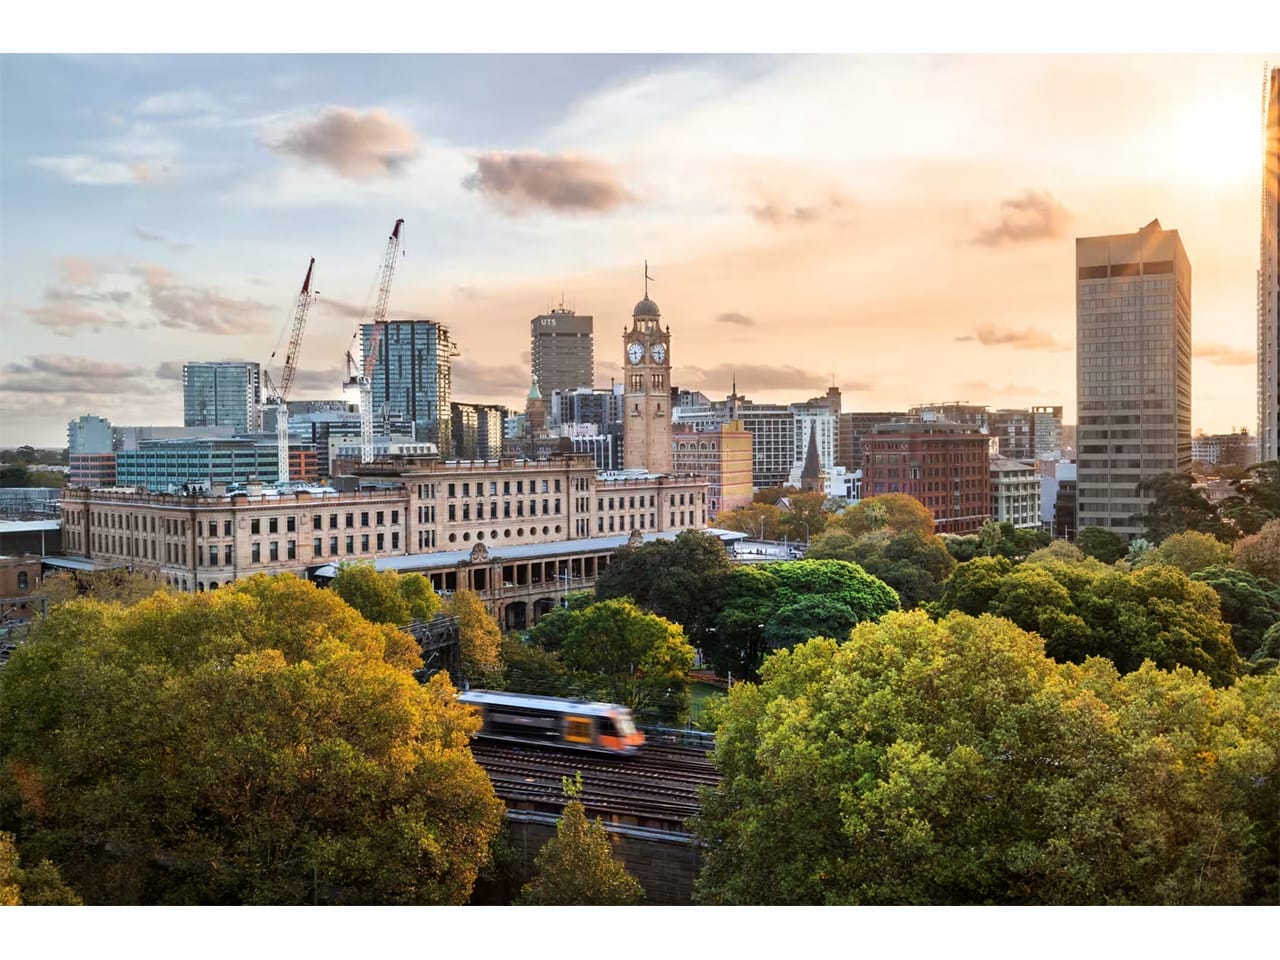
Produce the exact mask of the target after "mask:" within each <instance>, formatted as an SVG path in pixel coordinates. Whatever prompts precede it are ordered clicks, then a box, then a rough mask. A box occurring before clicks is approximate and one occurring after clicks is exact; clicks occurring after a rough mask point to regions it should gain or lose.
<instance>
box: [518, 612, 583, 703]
mask: <svg viewBox="0 0 1280 960" xmlns="http://www.w3.org/2000/svg"><path fill="white" fill-rule="evenodd" d="M547 619H548V618H546V617H544V618H543V622H544V623H545V622H546V620H547ZM499 650H500V652H501V654H502V663H503V678H502V686H503V688H504V689H506V690H516V691H519V692H520V693H541V694H545V695H547V696H552V697H563V696H572V695H573V694H574V693H575V692H576V691H575V690H574V689H573V686H572V682H571V678H570V676H569V670H568V668H567V667H565V665H564V661H562V660H561V659H560V656H559V655H558V654H556V653H552V652H550V651H547V650H544V649H543V648H542V647H540V646H538V645H537V644H536V643H523V642H521V641H520V640H519V639H517V638H516V637H503V638H502V642H501V645H500V647H499Z"/></svg>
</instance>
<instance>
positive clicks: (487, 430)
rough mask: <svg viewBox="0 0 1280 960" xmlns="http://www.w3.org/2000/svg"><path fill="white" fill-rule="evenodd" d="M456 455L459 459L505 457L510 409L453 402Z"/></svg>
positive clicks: (451, 405) (454, 449)
mask: <svg viewBox="0 0 1280 960" xmlns="http://www.w3.org/2000/svg"><path fill="white" fill-rule="evenodd" d="M449 406H450V409H451V411H452V416H453V456H454V457H455V458H456V459H458V460H496V459H497V458H498V457H500V456H501V455H502V421H503V419H504V418H505V417H506V412H507V411H506V408H505V407H500V406H495V405H493V404H489V403H456V402H455V403H451V404H450V405H449Z"/></svg>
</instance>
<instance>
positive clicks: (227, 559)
mask: <svg viewBox="0 0 1280 960" xmlns="http://www.w3.org/2000/svg"><path fill="white" fill-rule="evenodd" d="M222 565H223V566H225V567H229V566H231V544H229V543H228V544H227V545H226V546H225V547H223V548H222Z"/></svg>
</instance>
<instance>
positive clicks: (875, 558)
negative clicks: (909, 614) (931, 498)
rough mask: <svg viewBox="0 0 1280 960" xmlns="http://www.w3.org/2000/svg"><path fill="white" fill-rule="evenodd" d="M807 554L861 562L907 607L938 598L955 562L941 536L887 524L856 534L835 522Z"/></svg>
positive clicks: (826, 558)
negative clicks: (900, 531)
mask: <svg viewBox="0 0 1280 960" xmlns="http://www.w3.org/2000/svg"><path fill="white" fill-rule="evenodd" d="M805 558H806V559H809V560H847V561H850V562H852V563H857V564H859V565H860V566H861V567H862V568H863V569H864V570H866V571H867V573H869V574H871V575H872V576H873V577H876V578H877V579H879V580H883V581H884V582H885V583H887V584H888V585H889V586H890V587H892V588H893V589H894V590H895V591H896V592H897V594H898V598H899V600H900V602H901V604H902V608H903V609H904V610H908V609H911V608H913V607H916V606H919V605H920V604H921V603H924V602H925V601H927V600H936V599H937V598H938V597H939V595H940V594H941V593H942V583H943V581H945V580H946V579H947V577H948V576H949V575H950V573H951V571H952V570H953V569H955V565H956V562H955V560H954V559H952V556H951V554H950V553H949V552H948V550H947V547H946V544H945V543H944V542H943V541H942V539H941V538H940V537H937V536H935V535H933V534H925V533H921V532H920V531H919V530H915V529H909V530H906V531H904V532H902V533H897V534H895V533H893V532H892V531H891V530H890V529H889V528H888V527H882V528H880V529H879V530H875V531H872V532H871V533H864V534H862V535H860V536H854V535H853V534H851V533H849V532H848V531H847V530H845V529H844V528H843V527H840V526H833V527H832V528H831V529H829V530H828V531H826V532H825V533H823V534H822V535H821V536H818V537H816V538H814V541H813V543H812V545H811V546H810V547H809V549H808V550H807V551H806V553H805Z"/></svg>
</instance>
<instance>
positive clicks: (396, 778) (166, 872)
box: [0, 575, 502, 904]
mask: <svg viewBox="0 0 1280 960" xmlns="http://www.w3.org/2000/svg"><path fill="white" fill-rule="evenodd" d="M421 665H422V660H421V657H420V656H419V654H418V651H417V647H416V644H415V643H414V641H413V639H412V638H411V637H409V636H408V635H407V634H404V633H403V632H401V631H400V630H397V629H395V628H394V627H393V626H391V625H389V624H382V625H375V624H371V623H369V622H368V621H367V620H365V619H364V618H363V617H361V616H360V615H359V614H358V613H357V612H356V611H355V610H353V609H352V608H351V607H349V606H348V605H347V604H346V603H345V602H343V600H342V599H341V598H340V597H339V596H338V595H337V594H336V593H334V592H333V591H328V590H318V589H316V588H315V587H314V586H313V585H312V584H310V583H307V582H305V581H302V580H300V579H298V578H297V577H295V576H292V575H281V576H276V577H266V576H263V575H259V576H254V577H250V578H247V579H245V580H242V581H240V582H238V583H236V584H235V585H234V586H233V587H230V588H228V589H225V590H218V591H217V592H216V593H204V594H195V595H189V596H168V595H163V594H161V595H156V596H153V597H151V598H149V599H147V600H143V601H141V602H139V603H137V604H135V605H134V606H132V607H128V608H124V607H120V606H118V605H114V604H103V603H98V602H95V601H91V600H78V601H74V602H71V603H67V604H64V605H62V606H60V607H58V608H55V609H54V610H52V611H51V612H50V614H49V616H48V617H47V618H46V619H44V620H42V621H41V622H40V624H39V625H38V627H37V628H36V630H35V632H34V633H33V636H32V638H31V640H30V641H29V642H28V643H25V644H23V645H22V646H20V647H19V648H18V650H17V651H16V652H15V653H14V654H13V656H12V658H11V659H10V661H9V663H8V665H7V666H6V667H5V668H4V671H3V677H0V773H2V775H0V821H2V822H5V823H12V824H15V829H16V831H17V832H18V834H19V835H20V836H22V837H23V838H24V840H23V842H24V851H26V852H29V853H31V854H32V855H33V856H35V857H37V858H44V857H48V858H49V859H52V860H53V861H54V862H56V863H58V864H59V865H60V867H61V869H62V871H63V873H64V874H65V875H66V877H67V879H68V882H70V883H71V884H72V886H73V887H75V889H76V890H77V891H79V893H80V895H81V896H83V897H84V898H85V900H86V901H88V902H90V903H133V904H143V903H187V904H196V903H209V904H237V903H261V904H268V903H275V904H286V903H312V902H326V903H378V904H394V903H453V904H457V903H464V902H466V900H467V897H468V895H469V893H470V890H471V886H472V883H473V881H474V879H475V876H476V871H477V870H478V868H479V866H480V863H481V862H482V861H483V860H484V858H485V857H486V856H487V851H488V846H489V840H490V838H491V837H492V836H493V834H494V832H495V831H496V830H497V829H498V825H499V822H500V820H501V817H502V804H501V802H500V801H498V799H497V798H496V797H495V796H494V794H493V787H492V785H491V784H490V782H489V779H488V777H487V776H486V774H485V772H484V771H483V770H482V769H481V768H480V767H479V766H477V765H476V763H475V761H474V760H473V759H472V757H471V753H470V749H469V742H470V735H471V734H472V733H474V732H475V730H476V728H477V725H478V722H477V720H476V718H475V717H474V716H473V715H472V713H471V712H470V711H469V710H468V709H466V708H464V707H463V706H462V705H461V704H459V703H458V702H457V700H456V697H455V691H454V690H453V688H452V687H451V686H450V685H449V682H448V678H447V677H444V676H443V675H437V676H436V677H434V678H433V679H432V680H431V681H430V682H429V683H427V684H425V685H420V684H418V683H417V682H416V681H415V680H414V678H413V675H412V671H413V670H414V669H415V668H418V667H420V666H421Z"/></svg>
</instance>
